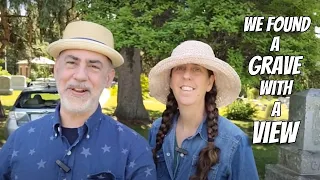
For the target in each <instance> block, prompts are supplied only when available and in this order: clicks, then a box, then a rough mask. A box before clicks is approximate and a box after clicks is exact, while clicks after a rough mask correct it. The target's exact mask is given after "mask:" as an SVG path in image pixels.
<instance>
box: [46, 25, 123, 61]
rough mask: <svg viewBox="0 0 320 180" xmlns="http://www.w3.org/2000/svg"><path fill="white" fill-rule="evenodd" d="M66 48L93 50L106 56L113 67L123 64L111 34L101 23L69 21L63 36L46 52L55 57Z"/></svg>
mask: <svg viewBox="0 0 320 180" xmlns="http://www.w3.org/2000/svg"><path fill="white" fill-rule="evenodd" d="M67 49H82V50H88V51H94V52H97V53H100V54H103V55H105V56H107V57H108V58H109V59H110V60H111V61H112V65H113V66H114V67H118V66H120V65H122V64H123V57H122V56H121V54H120V53H119V52H117V51H116V50H115V49H114V40H113V35H112V33H111V31H110V30H108V29H107V28H105V27H104V26H102V25H99V24H96V23H92V22H87V21H75V22H72V23H69V24H68V25H67V27H66V29H65V30H64V32H63V37H62V39H60V40H57V41H55V42H53V43H51V44H50V45H49V46H48V49H47V50H48V53H49V54H50V55H51V56H52V57H54V58H57V57H58V56H59V54H60V53H61V52H62V51H64V50H67Z"/></svg>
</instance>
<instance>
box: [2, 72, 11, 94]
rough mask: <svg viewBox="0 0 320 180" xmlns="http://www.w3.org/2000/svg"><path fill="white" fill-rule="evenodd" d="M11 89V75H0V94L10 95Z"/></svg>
mask: <svg viewBox="0 0 320 180" xmlns="http://www.w3.org/2000/svg"><path fill="white" fill-rule="evenodd" d="M12 92H13V89H12V88H11V77H9V76H0V95H11V94H12Z"/></svg>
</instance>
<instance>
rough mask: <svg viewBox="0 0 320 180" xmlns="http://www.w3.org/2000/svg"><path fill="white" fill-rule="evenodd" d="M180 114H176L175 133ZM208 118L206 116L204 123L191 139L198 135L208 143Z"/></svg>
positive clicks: (174, 119) (174, 120) (174, 121)
mask: <svg viewBox="0 0 320 180" xmlns="http://www.w3.org/2000/svg"><path fill="white" fill-rule="evenodd" d="M179 115H180V114H179V112H178V113H177V114H175V116H174V118H173V128H174V132H175V128H176V126H177V121H178V117H179ZM206 120H207V116H204V118H203V120H202V123H201V124H200V125H199V127H198V129H197V131H196V133H195V134H194V135H193V136H192V137H190V138H193V137H194V136H197V135H198V134H199V135H200V137H201V138H202V139H203V140H204V141H208V130H207V121H206Z"/></svg>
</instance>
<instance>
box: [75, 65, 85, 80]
mask: <svg viewBox="0 0 320 180" xmlns="http://www.w3.org/2000/svg"><path fill="white" fill-rule="evenodd" d="M73 77H74V78H75V79H76V80H77V81H87V80H88V70H87V68H86V67H85V66H79V67H78V68H77V70H76V72H75V73H74V75H73Z"/></svg>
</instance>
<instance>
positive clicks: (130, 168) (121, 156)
mask: <svg viewBox="0 0 320 180" xmlns="http://www.w3.org/2000/svg"><path fill="white" fill-rule="evenodd" d="M48 52H49V54H50V55H51V56H53V57H55V58H56V64H55V68H54V77H55V79H56V83H57V88H58V92H59V94H60V100H61V103H60V105H58V106H57V108H56V111H55V113H52V114H49V115H47V116H44V117H43V118H41V119H38V120H36V121H33V122H30V123H27V124H26V125H24V126H22V127H20V128H19V129H17V130H16V131H15V132H14V133H13V134H12V135H11V136H10V137H9V138H8V140H7V143H6V144H5V145H4V146H3V148H2V149H1V150H0V179H32V180H37V179H41V180H43V179H46V180H49V179H54V180H57V179H59V180H60V179H61V180H63V179H65V180H70V179H72V180H81V179H83V180H84V179H134V180H141V179H156V172H155V166H154V163H153V159H152V153H151V151H150V148H149V146H148V143H147V142H146V140H145V139H144V138H143V137H141V136H140V135H138V134H137V133H136V132H135V131H133V130H131V129H129V128H128V127H126V126H124V125H122V124H121V123H119V122H117V121H115V120H113V119H112V118H110V117H109V116H106V115H104V114H102V111H101V107H100V105H99V97H100V95H101V92H102V91H103V89H104V88H105V87H110V85H111V82H112V80H113V78H114V76H115V70H114V67H118V66H120V65H121V64H123V58H122V56H121V55H120V54H119V53H118V52H117V51H115V50H114V43H113V35H112V33H111V32H110V31H109V30H108V29H106V28H105V27H103V26H101V25H98V24H95V23H91V22H86V21H77V22H73V23H70V24H69V25H68V26H67V27H66V29H65V31H64V34H63V39H60V40H58V41H56V42H53V43H52V44H50V45H49V47H48Z"/></svg>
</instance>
